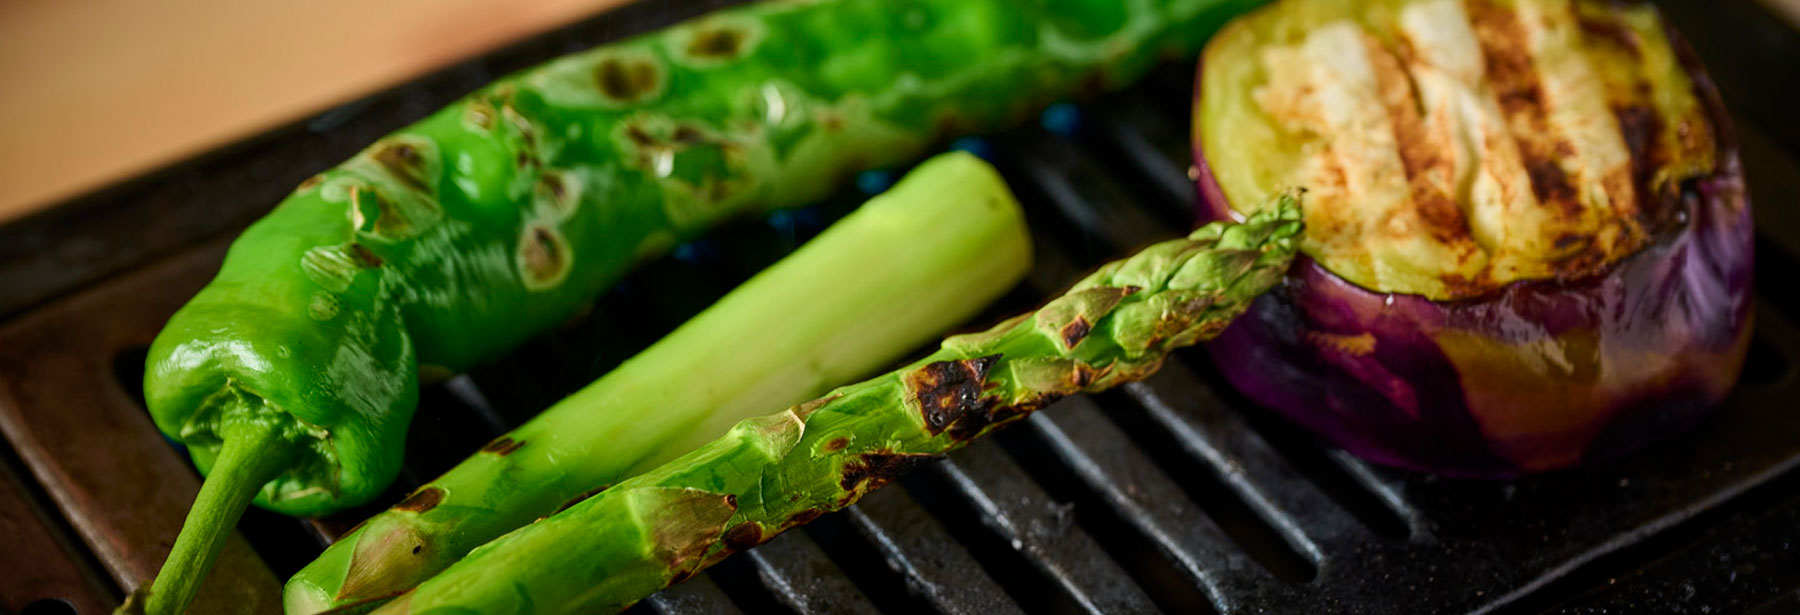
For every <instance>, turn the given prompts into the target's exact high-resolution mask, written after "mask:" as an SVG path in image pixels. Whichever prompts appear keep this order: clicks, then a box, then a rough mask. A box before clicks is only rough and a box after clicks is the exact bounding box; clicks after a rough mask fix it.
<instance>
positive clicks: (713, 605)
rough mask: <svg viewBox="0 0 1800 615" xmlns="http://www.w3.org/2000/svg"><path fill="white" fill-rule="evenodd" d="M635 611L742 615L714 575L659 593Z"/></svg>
mask: <svg viewBox="0 0 1800 615" xmlns="http://www.w3.org/2000/svg"><path fill="white" fill-rule="evenodd" d="M632 610H634V611H639V612H646V611H647V612H652V613H656V614H657V615H739V614H741V613H743V611H742V610H740V609H738V607H737V605H736V604H734V603H732V601H731V597H729V596H726V595H725V590H722V589H719V584H718V583H714V582H713V580H712V575H711V574H709V573H701V574H699V575H696V576H694V578H691V579H688V580H686V581H683V582H682V583H681V584H680V585H676V586H674V587H671V588H669V589H666V590H663V591H661V592H658V593H657V594H656V595H654V596H651V597H649V598H646V599H644V601H643V602H642V603H641V604H640V605H639V606H637V607H634V608H633V609H632Z"/></svg>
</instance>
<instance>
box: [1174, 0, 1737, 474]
mask: <svg viewBox="0 0 1800 615" xmlns="http://www.w3.org/2000/svg"><path fill="white" fill-rule="evenodd" d="M1201 79H1202V83H1201V86H1200V87H1201V89H1200V92H1199V94H1198V100H1197V103H1196V104H1197V110H1196V115H1195V127H1194V129H1195V133H1196V134H1195V153H1196V157H1197V159H1198V160H1199V163H1200V166H1201V169H1202V172H1201V173H1200V192H1201V195H1202V199H1201V200H1202V202H1203V203H1202V208H1203V211H1202V217H1203V218H1205V219H1224V218H1229V217H1232V216H1236V215H1240V213H1243V212H1250V211H1254V209H1255V208H1254V207H1251V206H1247V205H1249V202H1248V201H1246V200H1245V199H1246V198H1253V196H1254V195H1256V194H1257V193H1258V191H1260V190H1263V189H1266V188H1267V187H1268V186H1271V185H1281V184H1290V183H1291V184H1297V185H1305V186H1308V187H1309V188H1311V189H1312V192H1311V193H1310V195H1309V199H1310V202H1311V206H1310V207H1309V208H1308V209H1307V212H1306V222H1307V225H1308V228H1309V229H1310V230H1309V231H1308V234H1307V236H1306V238H1305V239H1304V240H1303V241H1302V251H1303V252H1304V254H1305V256H1306V258H1303V259H1302V260H1301V263H1300V264H1299V265H1298V266H1296V267H1295V268H1294V271H1293V272H1292V273H1291V274H1290V275H1289V278H1288V280H1287V282H1286V283H1284V284H1283V285H1282V286H1281V287H1280V288H1278V289H1277V290H1276V291H1274V292H1272V293H1270V295H1269V296H1268V297H1267V298H1265V299H1263V300H1262V301H1259V302H1258V303H1257V304H1256V305H1255V306H1254V307H1253V308H1252V309H1251V312H1250V314H1249V315H1247V316H1246V317H1245V318H1243V319H1241V320H1240V321H1239V324H1238V325H1236V326H1234V327H1232V329H1231V330H1230V331H1228V332H1226V333H1225V334H1224V335H1223V336H1221V337H1220V338H1219V339H1218V340H1217V341H1216V342H1214V343H1213V344H1212V345H1211V348H1212V352H1213V354H1214V356H1215V357H1216V358H1218V364H1219V367H1220V369H1221V370H1223V371H1224V373H1225V374H1226V376H1227V377H1228V378H1230V380H1231V381H1232V382H1233V383H1234V384H1235V385H1236V386H1237V387H1238V388H1239V389H1241V390H1242V391H1243V392H1245V393H1246V394H1247V395H1248V396H1249V397H1251V398H1253V399H1254V400H1256V401H1258V402H1260V403H1262V404H1263V405H1266V406H1269V407H1271V408H1274V409H1276V410H1278V411H1280V412H1282V413H1284V414H1286V415H1287V416H1288V417H1289V418H1291V419H1293V420H1294V421H1296V422H1298V423H1300V424H1302V425H1305V426H1307V427H1309V428H1311V429H1312V430H1314V431H1316V432H1318V433H1320V434H1323V435H1324V436H1325V437H1327V438H1329V439H1330V440H1332V441H1333V442H1335V443H1336V444H1338V445H1339V446H1342V447H1343V448H1345V449H1348V450H1350V451H1351V452H1354V453H1356V454H1359V455H1361V456H1364V457H1367V458H1369V459H1372V460H1375V461H1378V462H1382V463H1386V464H1392V465H1398V466H1404V467H1409V468H1415V469H1420V470H1427V471H1433V472H1440V473H1446V474H1452V475H1464V476H1507V475H1513V474H1518V473H1523V472H1534V471H1541V470H1549V469H1553V468H1561V467H1566V466H1570V465H1573V464H1576V463H1578V462H1582V461H1586V460H1597V459H1604V458H1608V457H1613V456H1616V455H1619V454H1622V453H1623V452H1625V451H1627V450H1630V449H1631V448H1633V447H1635V446H1639V445H1641V444H1643V443H1645V442H1647V441H1649V440H1652V439H1654V438H1657V437H1660V436H1663V435H1667V434H1671V433H1675V432H1678V431H1681V430H1683V429H1685V428H1687V427H1688V426H1690V425H1691V424H1693V423H1694V422H1695V421H1696V420H1698V419H1699V418H1700V417H1701V416H1703V414H1704V410H1705V409H1706V408H1707V407H1709V406H1711V405H1713V404H1714V403H1716V402H1717V401H1718V400H1719V399H1720V398H1722V397H1723V396H1724V395H1725V394H1726V392H1727V391H1728V390H1729V389H1730V388H1731V386H1732V384H1733V383H1734V382H1735V381H1736V379H1737V375H1738V372H1739V369H1740V367H1741V366H1742V364H1743V359H1744V353H1745V350H1746V347H1747V343H1748V340H1749V331H1750V326H1751V312H1750V308H1751V305H1750V299H1751V296H1750V292H1751V289H1750V276H1751V261H1752V254H1751V243H1752V238H1751V224H1750V208H1749V205H1748V201H1747V195H1746V194H1745V191H1744V184H1743V178H1742V172H1741V170H1740V167H1739V163H1738V159H1737V154H1736V152H1735V150H1734V148H1733V146H1732V142H1731V135H1730V126H1729V124H1728V123H1727V121H1726V117H1725V114H1724V113H1723V112H1722V108H1721V106H1720V104H1719V101H1718V98H1717V93H1716V92H1715V90H1714V89H1713V86H1712V84H1711V82H1710V81H1708V79H1707V77H1706V75H1705V73H1704V72H1702V71H1701V69H1700V67H1699V66H1698V64H1697V63H1696V62H1695V61H1694V60H1693V58H1692V55H1691V54H1690V53H1689V52H1687V50H1686V48H1685V47H1684V46H1683V44H1682V43H1681V42H1680V41H1679V40H1678V39H1677V38H1675V35H1674V33H1673V32H1672V31H1671V30H1669V29H1668V28H1667V26H1666V25H1665V24H1664V23H1663V21H1662V19H1661V18H1660V16H1659V15H1658V13H1657V12H1656V10H1655V9H1654V8H1652V7H1650V6H1649V5H1647V4H1634V3H1621V2H1598V1H1596V2H1587V1H1576V2H1570V1H1569V0H1511V1H1506V2H1500V1H1497V0H1468V1H1466V2H1465V1H1458V0H1385V1H1382V2H1371V3H1359V2H1348V1H1335V0H1283V1H1282V2H1280V3H1278V4H1275V5H1271V6H1270V7H1268V8H1267V9H1265V10H1262V11H1260V12H1257V13H1255V14H1253V15H1249V16H1246V17H1244V18H1242V19H1241V20H1240V21H1238V22H1236V23H1234V24H1232V25H1231V26H1229V27H1228V28H1227V29H1226V31H1224V32H1222V33H1221V34H1220V35H1219V37H1218V38H1217V39H1215V40H1214V41H1213V42H1212V43H1211V44H1210V45H1209V46H1208V49H1207V51H1206V54H1205V58H1204V61H1203V64H1202V72H1201ZM1221 151H1229V152H1230V156H1220V157H1211V158H1209V157H1207V155H1206V154H1209V153H1214V152H1221ZM1234 208H1235V209H1234Z"/></svg>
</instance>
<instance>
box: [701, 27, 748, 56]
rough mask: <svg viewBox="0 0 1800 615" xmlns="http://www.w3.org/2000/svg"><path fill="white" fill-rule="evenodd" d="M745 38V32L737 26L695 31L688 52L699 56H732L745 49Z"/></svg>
mask: <svg viewBox="0 0 1800 615" xmlns="http://www.w3.org/2000/svg"><path fill="white" fill-rule="evenodd" d="M745 38H747V37H746V36H745V34H744V32H743V31H742V30H739V29H737V28H729V27H714V28H706V29H703V30H700V31H698V32H695V33H694V38H693V40H692V41H689V42H688V46H687V52H688V55H690V56H694V57H697V58H730V57H733V56H736V55H737V54H738V52H739V51H742V50H743V48H744V39H745Z"/></svg>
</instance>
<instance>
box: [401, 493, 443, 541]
mask: <svg viewBox="0 0 1800 615" xmlns="http://www.w3.org/2000/svg"><path fill="white" fill-rule="evenodd" d="M443 501H444V490H443V489H442V488H439V487H426V488H424V489H420V490H418V491H414V492H413V493H412V495H409V496H406V499H404V500H401V501H400V503H399V504H395V505H394V510H403V511H407V512H415V513H422V512H425V511H428V510H431V509H433V508H437V505H438V503H439V502H443ZM415 549H416V547H415ZM414 553H417V551H414Z"/></svg>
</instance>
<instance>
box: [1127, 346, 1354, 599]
mask: <svg viewBox="0 0 1800 615" xmlns="http://www.w3.org/2000/svg"><path fill="white" fill-rule="evenodd" d="M1125 393H1126V394H1127V395H1129V396H1130V397H1131V398H1132V399H1133V400H1135V401H1137V402H1138V404H1139V405H1141V406H1142V407H1143V409H1144V411H1145V412H1146V413H1147V414H1148V415H1149V418H1150V420H1152V421H1154V422H1155V424H1156V426H1157V427H1159V428H1160V430H1159V431H1167V432H1169V433H1170V435H1171V436H1172V437H1173V438H1174V440H1175V442H1176V443H1177V444H1178V445H1179V446H1180V447H1181V449H1182V450H1183V451H1185V452H1186V453H1187V454H1188V455H1191V456H1192V457H1193V458H1195V459H1198V460H1200V461H1203V462H1205V463H1206V465H1207V466H1209V467H1210V469H1212V470H1213V471H1214V472H1218V473H1219V475H1218V476H1217V478H1218V480H1219V482H1221V483H1223V485H1224V486H1225V487H1226V488H1229V489H1230V490H1231V491H1232V492H1233V493H1235V494H1236V495H1237V497H1238V498H1239V499H1241V500H1242V501H1243V502H1244V503H1245V504H1246V505H1247V506H1249V507H1250V509H1251V510H1252V511H1254V512H1255V513H1256V515H1257V516H1258V517H1260V518H1261V519H1262V520H1263V521H1264V522H1265V523H1267V524H1268V525H1270V526H1271V527H1272V528H1273V529H1274V530H1275V532H1276V533H1277V534H1279V535H1280V538H1281V539H1283V540H1285V541H1286V542H1287V544H1288V546H1290V547H1291V548H1292V549H1293V550H1294V551H1296V552H1297V553H1298V554H1299V555H1300V556H1301V557H1303V558H1305V559H1306V560H1307V563H1310V564H1312V565H1313V566H1319V565H1322V564H1323V562H1324V561H1325V560H1327V559H1329V558H1330V557H1331V556H1332V555H1344V554H1346V553H1348V552H1349V551H1350V550H1351V549H1354V548H1355V545H1357V544H1360V543H1364V542H1368V541H1371V540H1374V536H1371V535H1370V532H1369V530H1368V528H1366V527H1364V526H1363V525H1362V524H1361V523H1359V522H1358V521H1357V520H1356V517H1355V516H1353V515H1351V514H1349V513H1348V512H1347V511H1345V510H1344V509H1343V508H1341V507H1339V506H1337V505H1336V504H1335V503H1334V502H1332V501H1331V500H1330V498H1328V497H1326V494H1325V493H1324V492H1322V491H1320V490H1319V489H1318V488H1317V487H1316V486H1314V485H1313V484H1311V483H1310V482H1308V481H1307V480H1306V478H1305V477H1303V476H1301V475H1300V474H1298V473H1297V472H1295V471H1294V470H1293V469H1292V468H1290V467H1289V466H1288V464H1287V463H1286V462H1285V461H1284V460H1282V459H1281V456H1280V455H1278V454H1277V453H1276V452H1275V451H1274V450H1273V449H1271V448H1270V447H1269V444H1268V443H1266V442H1264V441H1263V439H1262V437H1261V436H1259V435H1258V434H1257V433H1256V432H1255V431H1252V430H1251V429H1250V427H1249V424H1248V423H1247V422H1246V421H1245V420H1244V417H1243V414H1242V413H1240V412H1238V411H1236V410H1234V409H1232V408H1229V407H1227V406H1225V405H1224V404H1223V403H1221V402H1220V401H1219V400H1218V399H1217V398H1216V397H1214V396H1213V395H1212V393H1211V392H1210V391H1208V390H1207V389H1206V388H1205V387H1203V386H1201V385H1200V383H1199V380H1198V379H1197V377H1196V376H1195V375H1194V373H1193V372H1192V371H1189V370H1188V369H1187V368H1186V367H1185V366H1184V365H1182V364H1181V363H1180V362H1179V361H1168V362H1165V363H1164V365H1163V369H1162V371H1161V372H1159V373H1158V374H1157V375H1155V376H1152V377H1150V378H1149V379H1147V380H1145V381H1144V382H1141V383H1134V384H1130V385H1127V386H1126V387H1125ZM1133 431H1134V432H1136V431H1137V430H1133Z"/></svg>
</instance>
